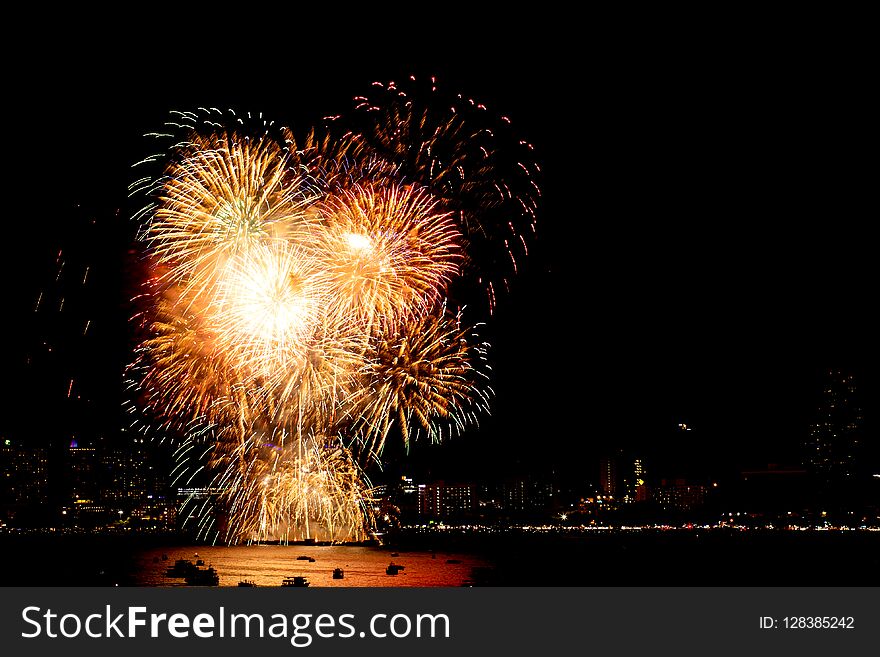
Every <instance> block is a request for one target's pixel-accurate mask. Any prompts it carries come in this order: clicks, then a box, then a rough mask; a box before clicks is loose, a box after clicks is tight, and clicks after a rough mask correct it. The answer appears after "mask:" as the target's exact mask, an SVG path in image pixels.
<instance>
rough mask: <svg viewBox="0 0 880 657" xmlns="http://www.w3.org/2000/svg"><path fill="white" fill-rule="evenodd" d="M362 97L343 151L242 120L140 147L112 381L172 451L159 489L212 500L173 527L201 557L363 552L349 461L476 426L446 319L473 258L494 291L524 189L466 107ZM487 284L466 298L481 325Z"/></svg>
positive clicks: (476, 356)
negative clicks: (131, 282)
mask: <svg viewBox="0 0 880 657" xmlns="http://www.w3.org/2000/svg"><path fill="white" fill-rule="evenodd" d="M380 89H381V91H382V93H384V94H385V95H384V96H383V97H382V98H381V99H380V100H377V101H375V102H373V101H370V100H369V99H367V98H366V97H363V98H361V99H360V100H359V106H358V108H357V109H356V111H355V113H354V115H353V117H352V120H351V121H350V122H349V123H348V124H347V125H352V126H360V129H359V130H354V129H352V128H349V129H347V131H346V132H344V133H343V134H339V133H338V130H336V126H341V125H343V123H344V122H339V123H334V124H333V125H331V126H329V127H325V128H323V129H321V131H320V132H317V131H314V130H313V131H311V132H310V133H308V134H307V135H306V137H305V138H304V139H301V140H297V139H296V138H295V137H294V133H293V131H291V130H288V129H286V128H280V129H278V128H274V127H273V124H271V123H267V122H266V121H265V120H264V119H263V118H262V116H261V115H260V116H259V117H258V118H256V119H255V118H254V117H253V116H251V115H248V116H247V117H243V116H238V115H235V114H234V113H233V112H220V111H219V110H214V109H206V108H200V109H199V110H197V111H195V112H177V113H174V114H173V117H172V119H171V120H169V121H168V123H167V124H166V126H165V128H166V130H165V131H164V132H161V133H156V134H155V136H156V137H157V138H159V139H163V140H170V142H171V143H170V146H169V147H168V150H167V155H164V156H162V155H154V156H150V157H148V158H145V159H144V160H143V161H142V162H140V163H138V165H137V166H152V165H157V164H159V163H161V162H167V163H166V164H165V165H164V168H163V169H162V170H161V172H160V173H159V174H158V175H157V176H156V177H150V176H141V177H139V178H138V180H137V181H136V182H135V183H134V184H133V185H132V187H131V189H132V193H135V194H145V195H146V196H147V198H148V202H147V205H146V206H144V208H143V209H142V210H141V211H140V212H138V213H137V214H136V215H135V217H136V219H137V220H138V221H139V222H140V223H141V230H140V239H141V240H142V242H143V244H144V246H145V256H146V265H147V269H148V271H149V273H150V275H149V276H148V281H147V282H146V284H145V286H144V294H143V295H141V298H140V301H141V305H142V306H144V310H143V312H141V313H138V315H137V316H136V317H137V318H138V322H139V324H140V326H141V327H142V329H143V330H144V331H145V337H144V339H143V340H142V342H141V344H140V347H139V348H138V349H137V351H136V354H137V357H136V359H135V361H134V363H133V364H132V366H131V368H130V380H131V383H132V386H133V387H134V388H135V392H136V394H135V395H134V398H135V405H136V406H137V407H138V408H139V409H140V411H141V412H143V413H144V414H145V415H147V416H148V417H151V418H153V425H152V426H153V427H154V428H155V429H156V430H157V431H162V432H164V433H170V434H171V435H176V436H178V438H177V445H178V447H177V449H176V450H175V458H176V460H177V466H176V467H175V470H174V473H173V474H174V478H175V482H176V483H175V485H177V486H181V487H183V488H191V487H192V486H194V485H195V483H198V482H200V481H201V482H204V481H205V477H209V479H208V480H207V481H208V482H209V483H208V485H207V486H204V487H203V488H205V489H207V490H210V491H212V495H209V496H207V497H205V496H202V497H199V496H197V495H193V496H191V497H190V499H188V500H187V501H186V502H185V504H184V508H183V509H182V511H183V515H184V518H185V520H186V522H187V523H190V524H192V525H194V526H195V528H196V531H197V533H198V534H199V535H200V536H202V537H208V536H212V535H213V536H222V537H223V538H224V540H226V541H229V542H238V541H248V540H265V539H269V538H277V539H281V540H293V539H299V538H308V537H318V536H320V537H322V538H323V539H325V540H333V541H338V540H346V539H353V538H354V539H359V538H363V537H364V536H366V535H368V533H369V531H370V528H371V527H372V523H373V520H374V515H373V514H374V506H373V502H372V493H371V491H370V484H369V482H368V480H367V478H366V476H365V474H364V472H363V470H362V466H361V465H360V464H359V460H360V461H367V460H370V459H374V460H378V459H379V457H380V455H381V454H382V450H383V447H384V445H385V444H386V441H387V440H388V438H389V436H390V434H391V433H392V431H396V432H398V433H399V434H400V436H401V438H402V440H403V442H404V444H405V445H406V447H407V448H408V447H409V445H410V443H411V442H412V441H413V440H415V439H416V438H417V437H418V436H419V435H420V434H422V433H424V434H425V435H427V436H428V437H429V438H430V439H431V440H432V441H439V440H441V439H442V438H443V437H444V436H445V435H451V434H455V433H460V432H462V431H464V430H465V429H466V428H467V427H469V426H471V425H474V424H476V423H477V421H478V417H479V415H481V414H483V413H486V412H488V407H489V399H490V396H491V389H490V388H489V385H488V381H489V377H488V374H489V365H488V360H487V357H486V354H487V349H488V345H487V344H486V343H485V342H481V341H480V340H479V337H478V336H477V334H476V332H475V330H474V328H473V327H470V326H468V325H466V324H465V323H464V321H463V317H462V314H461V312H458V313H455V312H451V311H449V310H447V301H446V298H447V295H448V294H449V288H450V286H451V285H452V284H453V283H454V282H455V281H456V280H458V279H459V278H460V277H461V276H462V275H463V274H465V275H467V276H471V275H472V274H471V271H472V270H473V269H474V263H475V262H476V261H477V260H478V259H479V258H483V257H486V256H487V254H488V255H489V256H490V257H489V262H488V264H489V266H490V269H491V270H493V271H494V269H495V268H497V266H498V262H499V260H502V258H499V257H498V255H497V254H498V253H499V252H501V253H503V254H505V256H506V260H507V261H508V262H512V267H513V270H514V271H515V269H516V257H517V256H515V255H514V248H513V246H512V245H520V246H521V247H522V250H523V251H525V249H527V246H528V241H527V239H526V238H525V237H524V233H526V232H528V231H527V230H526V231H524V230H522V229H523V226H524V225H526V227H527V228H528V227H533V220H534V207H535V205H536V202H537V197H538V194H539V192H538V190H537V187H536V186H534V173H535V171H536V167H535V166H533V161H532V160H531V159H523V158H520V157H519V155H520V150H521V149H523V148H525V146H528V145H527V144H525V143H524V142H518V141H516V142H510V140H509V139H508V140H507V141H505V138H503V137H501V136H499V135H500V132H501V131H502V130H499V131H498V132H499V134H496V133H495V132H493V131H492V130H490V129H489V128H487V127H486V126H487V122H486V121H485V120H483V117H482V116H480V113H484V112H485V108H483V107H482V106H481V105H476V104H474V103H473V102H468V101H465V100H464V99H462V98H460V97H459V100H460V101H462V102H461V107H462V108H463V109H464V110H468V108H471V109H470V110H469V111H462V110H456V109H453V111H452V114H451V115H450V114H449V113H448V112H446V113H442V112H440V113H438V112H436V111H435V110H434V106H435V105H436V99H435V98H434V97H433V96H432V97H431V98H429V99H428V104H427V105H425V104H423V105H419V104H418V103H417V102H415V101H416V100H417V99H418V98H417V97H411V96H410V95H408V94H407V93H404V92H402V91H401V90H400V89H399V88H398V87H397V86H396V85H394V84H393V83H392V84H391V85H387V86H381V87H380ZM433 91H436V87H432V92H433ZM379 95H382V94H379ZM401 99H402V100H401ZM426 108H429V109H426ZM365 112H366V113H368V114H369V123H366V122H365V121H364V113H365ZM475 117H476V118H475ZM505 134H506V133H505ZM524 144H525V146H524ZM529 148H530V147H529ZM505 149H506V150H505ZM510 152H515V153H516V154H517V158H515V162H514V163H511V162H509V161H508V160H506V159H505V157H506V156H507V155H509V153H510ZM489 247H491V249H490V248H489ZM492 249H494V251H493V250H492ZM507 276H509V272H507V273H503V274H501V276H500V278H501V282H499V280H498V279H499V276H497V275H495V274H494V273H489V274H486V275H485V276H483V275H482V274H481V275H480V276H478V277H477V280H478V282H479V284H480V285H481V286H485V290H486V294H488V296H489V298H490V302H491V303H490V307H491V306H492V305H493V304H494V299H495V292H494V290H495V288H496V287H497V286H498V285H499V284H502V287H506V277H507ZM145 426H150V425H149V424H148V425H145ZM194 482H195V483H194ZM215 505H219V507H221V509H222V510H223V511H224V513H223V514H222V515H221V516H217V515H216V514H215V513H214V512H213V506H215Z"/></svg>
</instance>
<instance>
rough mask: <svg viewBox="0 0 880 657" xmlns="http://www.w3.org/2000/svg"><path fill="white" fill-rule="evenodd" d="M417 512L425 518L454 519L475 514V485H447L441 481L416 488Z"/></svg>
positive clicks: (476, 507) (476, 494) (476, 496)
mask: <svg viewBox="0 0 880 657" xmlns="http://www.w3.org/2000/svg"><path fill="white" fill-rule="evenodd" d="M418 491H419V498H418V512H419V515H420V516H423V517H427V518H454V517H462V516H469V515H473V514H475V513H476V512H477V509H478V503H479V496H478V492H477V486H476V484H448V483H445V482H443V481H438V482H434V483H431V484H419V486H418Z"/></svg>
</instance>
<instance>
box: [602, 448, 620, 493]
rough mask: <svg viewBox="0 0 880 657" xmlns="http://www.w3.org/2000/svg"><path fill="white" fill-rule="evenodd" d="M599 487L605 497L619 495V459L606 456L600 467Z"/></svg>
mask: <svg viewBox="0 0 880 657" xmlns="http://www.w3.org/2000/svg"><path fill="white" fill-rule="evenodd" d="M599 468H600V469H599V485H600V487H601V489H602V494H603V495H610V496H611V497H615V496H616V495H617V458H616V457H615V456H605V457H603V458H602V460H601V461H600V465H599Z"/></svg>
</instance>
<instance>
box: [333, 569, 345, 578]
mask: <svg viewBox="0 0 880 657" xmlns="http://www.w3.org/2000/svg"><path fill="white" fill-rule="evenodd" d="M343 577H345V571H344V570H342V568H334V569H333V579H342V578H343Z"/></svg>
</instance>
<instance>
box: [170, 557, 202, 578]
mask: <svg viewBox="0 0 880 657" xmlns="http://www.w3.org/2000/svg"><path fill="white" fill-rule="evenodd" d="M195 569H196V565H195V564H194V563H193V562H192V561H190V560H189V559H178V560H177V561H175V562H174V565H173V566H171V568H169V569H168V570H166V571H165V576H166V577H186V576H187V575H189V574H190V573H191V572H192V571H193V570H195Z"/></svg>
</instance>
